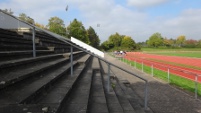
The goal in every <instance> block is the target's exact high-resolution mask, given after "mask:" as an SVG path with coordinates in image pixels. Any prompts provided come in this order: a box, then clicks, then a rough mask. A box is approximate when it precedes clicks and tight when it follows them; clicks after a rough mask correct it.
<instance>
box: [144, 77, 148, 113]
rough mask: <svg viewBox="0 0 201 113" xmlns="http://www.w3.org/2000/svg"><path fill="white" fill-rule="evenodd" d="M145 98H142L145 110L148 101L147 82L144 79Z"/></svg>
mask: <svg viewBox="0 0 201 113" xmlns="http://www.w3.org/2000/svg"><path fill="white" fill-rule="evenodd" d="M145 85H146V86H145V97H144V98H145V99H144V107H145V110H147V102H148V82H147V81H146V84H145Z"/></svg>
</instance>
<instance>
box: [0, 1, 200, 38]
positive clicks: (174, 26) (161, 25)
mask: <svg viewBox="0 0 201 113" xmlns="http://www.w3.org/2000/svg"><path fill="white" fill-rule="evenodd" d="M128 1H129V0H128ZM138 1H140V0H138ZM144 1H146V2H143V3H146V4H149V5H141V6H153V5H158V4H161V3H164V2H166V0H155V1H153V0H144ZM150 1H151V2H150ZM177 1H179V0H177ZM130 2H131V0H130ZM134 2H135V0H133V2H132V3H134ZM67 4H68V5H69V10H68V14H66V12H65V7H66V5H67ZM130 4H131V3H130ZM138 4H140V3H138ZM141 4H142V2H141ZM139 6H140V5H139ZM0 7H1V8H2V9H4V8H7V9H9V8H11V9H12V10H13V11H14V12H17V13H22V12H24V13H25V14H27V15H28V16H30V17H33V18H34V19H35V20H36V21H37V22H39V23H43V24H45V25H46V24H47V23H48V19H49V18H50V17H52V16H59V17H60V16H61V17H62V18H64V19H65V18H66V15H67V16H68V19H69V18H71V19H72V18H77V16H78V17H79V18H78V20H79V21H81V22H82V23H83V24H84V26H85V28H86V29H87V28H88V27H89V26H92V27H93V28H94V29H95V31H96V32H97V33H98V35H99V36H100V39H101V42H103V41H105V40H107V39H108V37H109V36H110V35H111V34H114V33H115V32H118V33H120V34H122V35H128V36H131V37H132V38H133V39H134V40H135V41H136V42H139V41H146V40H147V39H148V38H149V37H150V36H151V35H152V34H153V33H155V32H159V33H161V34H162V36H165V37H167V38H176V37H177V36H179V35H182V34H183V35H185V36H186V37H187V38H193V39H201V37H200V29H201V26H200V25H201V21H200V20H201V15H200V14H201V9H186V10H184V11H182V12H181V13H180V14H178V15H177V16H176V17H168V18H166V17H167V16H165V15H160V17H156V18H155V20H153V19H151V17H149V14H148V13H146V12H145V11H144V12H140V11H138V10H133V9H132V8H131V9H129V8H127V7H125V6H122V5H120V4H116V3H115V1H114V0H96V1H95V0H68V1H66V0H60V1H59V2H58V1H57V0H40V1H39V0H32V1H28V0H11V1H9V2H7V3H1V2H0ZM74 10H77V11H79V15H74V14H75V13H76V12H73V11H74ZM62 11H63V12H62ZM61 12H62V13H61ZM59 13H61V15H59ZM68 21H70V20H68ZM97 24H100V27H97Z"/></svg>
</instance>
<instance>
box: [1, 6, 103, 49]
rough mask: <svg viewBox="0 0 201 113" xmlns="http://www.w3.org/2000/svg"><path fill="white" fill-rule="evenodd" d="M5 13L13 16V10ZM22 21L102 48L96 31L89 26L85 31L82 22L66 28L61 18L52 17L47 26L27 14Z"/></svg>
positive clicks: (71, 24) (21, 17) (6, 10)
mask: <svg viewBox="0 0 201 113" xmlns="http://www.w3.org/2000/svg"><path fill="white" fill-rule="evenodd" d="M3 11H4V12H6V13H8V14H11V15H12V14H13V12H12V11H11V9H9V10H8V9H5V10H3ZM18 18H19V19H20V20H23V21H25V22H27V23H30V24H34V25H35V26H37V27H39V28H42V29H46V30H49V31H51V32H54V33H56V34H59V35H61V36H64V37H66V38H70V37H74V38H77V39H79V40H81V41H83V42H84V43H87V44H89V45H91V46H93V47H95V48H97V49H99V48H100V39H99V36H98V35H97V33H96V32H95V30H94V29H93V28H92V27H91V26H89V28H88V29H85V27H84V26H83V24H82V22H81V21H78V20H77V19H74V20H73V21H72V22H71V23H70V25H68V26H65V24H64V21H63V20H62V19H60V18H59V17H56V16H55V17H51V18H50V19H49V20H48V24H47V25H43V24H40V23H38V22H34V20H33V19H32V18H30V17H29V16H27V15H26V14H25V13H20V14H19V17H18Z"/></svg>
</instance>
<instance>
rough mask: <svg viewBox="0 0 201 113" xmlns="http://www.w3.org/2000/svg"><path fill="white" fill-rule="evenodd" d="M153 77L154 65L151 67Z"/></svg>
mask: <svg viewBox="0 0 201 113" xmlns="http://www.w3.org/2000/svg"><path fill="white" fill-rule="evenodd" d="M151 75H152V77H153V76H154V65H153V64H152V65H151Z"/></svg>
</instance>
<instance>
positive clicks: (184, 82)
mask: <svg viewBox="0 0 201 113" xmlns="http://www.w3.org/2000/svg"><path fill="white" fill-rule="evenodd" d="M120 60H121V61H123V62H125V63H127V64H128V65H131V66H133V67H135V68H137V69H139V70H142V64H141V63H137V62H134V61H129V60H126V59H124V60H122V59H120ZM143 72H145V73H148V74H150V76H151V75H152V69H151V67H149V66H146V65H143ZM153 76H154V77H157V78H160V79H162V80H164V81H166V82H168V73H167V72H165V71H162V70H159V69H153ZM169 83H170V84H172V85H175V86H178V87H180V88H181V89H184V90H187V91H190V92H195V82H194V81H192V80H189V79H186V78H183V77H180V76H177V75H174V74H170V75H169ZM200 87H201V84H200V83H198V95H199V96H201V89H200Z"/></svg>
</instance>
